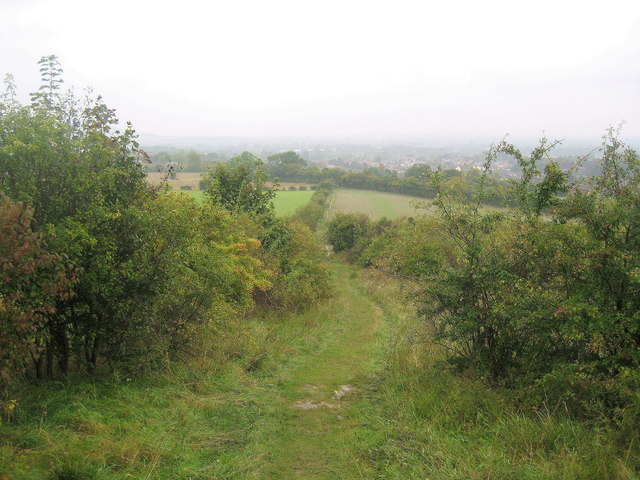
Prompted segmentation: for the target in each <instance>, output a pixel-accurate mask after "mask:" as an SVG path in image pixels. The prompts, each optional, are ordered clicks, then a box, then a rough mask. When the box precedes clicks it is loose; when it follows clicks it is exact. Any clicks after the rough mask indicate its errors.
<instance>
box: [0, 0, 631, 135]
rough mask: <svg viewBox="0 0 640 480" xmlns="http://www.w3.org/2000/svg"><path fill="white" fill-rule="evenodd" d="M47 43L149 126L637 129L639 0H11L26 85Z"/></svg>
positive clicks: (4, 47)
mask: <svg viewBox="0 0 640 480" xmlns="http://www.w3.org/2000/svg"><path fill="white" fill-rule="evenodd" d="M50 54H55V55H57V56H58V57H59V59H60V62H61V64H62V67H63V68H64V70H65V74H64V78H65V85H66V86H68V87H70V86H74V87H75V88H76V89H77V90H78V91H81V90H82V88H83V87H86V86H91V87H92V88H93V89H94V91H95V92H96V93H100V94H101V95H102V96H103V98H104V99H105V101H106V103H107V104H108V105H109V106H111V107H115V108H116V109H117V112H118V116H119V117H120V118H121V119H122V120H130V121H132V122H133V124H134V127H135V128H136V129H137V130H138V131H139V132H141V133H144V134H155V135H171V136H201V137H202V136H211V137H219V136H243V137H256V138H269V137H274V136H278V137H287V136H291V137H301V136H303V137H318V138H341V139H348V138H361V139H362V138H371V139H385V140H394V139H408V138H416V139H418V138H419V139H422V138H425V139H428V138H430V137H432V138H435V137H438V136H441V137H451V138H458V139H464V138H480V137H483V138H484V137H487V138H496V139H498V140H499V139H501V138H502V137H503V136H504V134H506V133H510V134H512V135H514V134H515V135H516V136H518V135H520V136H529V137H538V136H540V135H541V134H542V133H543V132H544V134H546V135H547V136H549V137H550V138H568V139H577V138H595V139H599V138H600V137H601V135H602V133H603V132H604V130H605V129H606V128H607V127H609V126H611V125H617V124H619V123H620V122H622V121H624V122H625V127H624V130H623V132H624V134H625V135H627V136H630V137H634V138H635V137H640V1H638V0H609V1H607V2H603V1H602V0H599V1H590V0H582V1H573V0H572V1H563V0H553V1H548V0H536V1H525V0H521V1H516V0H509V1H502V0H483V1H448V2H444V1H442V0H438V1H431V0H422V1H406V0H394V1H391V0H387V1H385V2H380V1H376V0H368V1H350V0H338V1H337V0H322V1H305V0H295V1H292V0H269V1H264V0H251V1H248V0H233V1H228V0H226V1H217V0H210V1H196V0H181V1H179V2H178V1H162V0H126V1H125V0H110V1H108V2H107V1H94V0H50V1H49V0H0V74H1V75H4V74H5V73H8V72H10V73H12V74H13V75H14V77H15V79H16V83H17V85H18V89H19V92H20V93H21V95H22V96H23V98H24V99H27V98H28V95H27V94H28V92H29V91H33V90H35V89H36V88H37V85H38V79H39V77H38V67H37V61H38V59H39V58H40V57H41V56H44V55H50Z"/></svg>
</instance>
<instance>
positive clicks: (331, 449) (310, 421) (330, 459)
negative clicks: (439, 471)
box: [251, 263, 384, 479]
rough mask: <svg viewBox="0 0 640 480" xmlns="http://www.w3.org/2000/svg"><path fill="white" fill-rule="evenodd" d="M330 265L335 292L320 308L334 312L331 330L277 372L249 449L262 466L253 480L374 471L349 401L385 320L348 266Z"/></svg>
mask: <svg viewBox="0 0 640 480" xmlns="http://www.w3.org/2000/svg"><path fill="white" fill-rule="evenodd" d="M333 268H334V270H335V281H336V290H337V294H336V297H335V298H333V299H331V300H330V305H329V306H328V307H326V308H327V310H326V311H325V312H324V313H325V314H330V315H331V316H332V320H333V322H332V325H333V327H330V328H332V331H331V332H327V338H326V341H325V342H324V344H323V346H322V348H320V349H318V351H316V352H313V353H312V354H309V355H307V356H305V357H304V358H301V359H299V361H298V362H297V363H296V364H295V365H294V366H292V367H291V368H290V369H288V370H287V371H286V372H284V373H283V374H282V375H281V376H280V379H279V382H278V384H277V386H276V388H275V389H274V391H273V393H272V396H273V398H272V401H270V402H269V403H270V404H271V405H272V412H271V415H270V420H269V422H268V424H267V425H266V426H265V429H264V432H263V434H262V440H261V444H260V445H258V446H257V448H254V449H253V450H254V452H255V453H257V455H258V456H259V457H261V459H262V461H261V462H260V463H261V464H262V465H261V467H260V468H259V469H257V470H256V471H254V472H253V473H252V476H251V478H261V479H263V478H274V479H275V478H278V479H289V478H304V479H358V478H371V477H372V475H371V472H370V471H369V467H368V466H367V465H366V464H364V463H363V462H362V461H361V460H360V459H359V458H358V456H357V455H356V453H355V451H354V448H355V446H356V445H357V436H358V435H361V434H362V433H363V432H362V429H363V428H364V427H363V426H362V420H361V419H360V418H359V417H358V412H357V411H356V409H355V408H353V407H352V406H351V403H352V400H353V399H354V398H357V396H358V391H357V388H354V387H353V384H354V383H355V380H356V378H357V376H358V375H359V374H366V373H367V372H369V371H371V369H372V368H373V367H374V364H375V359H376V358H377V357H378V355H377V354H376V352H378V351H380V349H379V348H378V347H379V346H380V333H381V328H382V326H383V320H384V318H383V313H382V311H381V310H380V308H378V307H377V306H376V305H375V303H374V302H373V301H372V300H371V299H370V298H368V297H367V296H366V295H365V294H364V293H363V292H362V291H361V289H359V288H358V284H357V282H358V280H357V279H356V278H355V277H354V275H352V273H353V269H352V267H348V266H346V265H343V264H339V263H333ZM319 314H320V315H322V314H323V312H319ZM336 392H338V393H336Z"/></svg>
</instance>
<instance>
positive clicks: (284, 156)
mask: <svg viewBox="0 0 640 480" xmlns="http://www.w3.org/2000/svg"><path fill="white" fill-rule="evenodd" d="M267 162H268V163H269V164H270V165H276V166H277V165H301V166H304V165H306V164H307V162H306V161H305V160H304V159H303V158H302V157H301V156H300V155H298V154H297V153H296V152H293V151H288V152H282V153H276V154H275V155H270V156H269V157H267Z"/></svg>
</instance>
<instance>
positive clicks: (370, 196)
mask: <svg viewBox="0 0 640 480" xmlns="http://www.w3.org/2000/svg"><path fill="white" fill-rule="evenodd" d="M411 200H416V201H420V202H425V201H428V200H427V199H425V198H419V197H411V196H409V195H399V194H397V193H385V192H374V191H371V190H352V189H340V190H338V191H337V192H336V198H335V201H334V202H333V207H332V208H333V210H338V211H340V212H347V213H356V212H357V213H366V214H367V215H369V216H371V217H372V218H376V219H377V218H381V217H387V218H399V217H409V216H415V215H419V214H421V213H424V209H418V210H416V208H414V207H413V206H412V205H411V203H410V201H411Z"/></svg>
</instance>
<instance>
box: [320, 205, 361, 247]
mask: <svg viewBox="0 0 640 480" xmlns="http://www.w3.org/2000/svg"><path fill="white" fill-rule="evenodd" d="M370 224H371V220H370V219H369V217H367V216H366V215H363V214H358V213H336V214H335V215H334V216H333V218H332V219H331V220H330V221H329V222H328V223H327V233H326V239H327V242H328V243H329V244H331V245H332V246H333V250H334V251H335V252H342V251H344V250H348V249H350V248H353V247H354V246H355V245H356V243H357V242H358V240H360V239H361V238H363V237H364V236H365V235H366V233H367V232H368V230H369V227H370Z"/></svg>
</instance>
